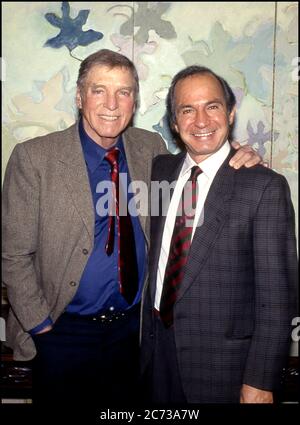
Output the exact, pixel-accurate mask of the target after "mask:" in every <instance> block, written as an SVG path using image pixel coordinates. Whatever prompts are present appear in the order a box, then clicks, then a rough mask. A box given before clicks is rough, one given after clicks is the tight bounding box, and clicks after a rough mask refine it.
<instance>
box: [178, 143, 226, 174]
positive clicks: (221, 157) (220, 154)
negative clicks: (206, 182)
mask: <svg viewBox="0 0 300 425" xmlns="http://www.w3.org/2000/svg"><path fill="white" fill-rule="evenodd" d="M229 152H230V144H229V142H228V140H227V141H226V142H225V143H224V145H223V146H222V147H221V148H220V149H219V150H218V151H217V152H215V153H213V154H212V155H210V156H209V157H208V158H206V159H205V160H204V161H202V162H201V163H199V164H197V163H196V162H195V161H194V160H193V159H192V158H191V157H190V155H189V154H188V153H187V154H186V157H185V160H184V163H183V166H182V169H181V172H180V177H183V176H184V175H185V174H186V173H188V172H190V170H191V168H192V167H194V166H195V165H198V166H199V167H200V168H201V170H202V171H203V173H204V174H205V175H206V176H207V177H208V178H210V179H211V178H213V177H214V176H215V174H216V173H217V171H218V169H219V168H220V167H221V165H222V163H223V162H224V161H225V159H226V158H227V156H228V154H229Z"/></svg>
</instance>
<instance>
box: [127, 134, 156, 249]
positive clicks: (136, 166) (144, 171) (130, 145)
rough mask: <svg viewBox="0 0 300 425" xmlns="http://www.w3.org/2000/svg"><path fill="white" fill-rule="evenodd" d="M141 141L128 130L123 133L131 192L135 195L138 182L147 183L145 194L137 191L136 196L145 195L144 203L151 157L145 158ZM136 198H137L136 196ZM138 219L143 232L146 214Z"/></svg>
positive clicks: (138, 185) (146, 194)
mask: <svg viewBox="0 0 300 425" xmlns="http://www.w3.org/2000/svg"><path fill="white" fill-rule="evenodd" d="M141 142H142V141H141V140H137V139H135V138H134V136H133V135H132V134H129V132H128V131H126V132H125V133H124V134H123V143H124V149H125V154H126V160H127V165H128V169H129V174H130V179H131V184H132V188H133V192H134V193H135V194H136V196H137V192H136V191H135V188H136V187H140V183H139V182H144V183H146V185H147V191H146V192H147V193H145V194H144V193H143V194H141V193H138V196H142V195H143V196H146V197H147V198H146V199H144V201H143V205H145V203H144V202H146V204H147V203H148V190H149V187H148V184H149V182H150V174H151V158H145V151H144V150H143V143H141ZM136 199H138V197H137V198H136ZM147 213H148V212H147ZM139 219H140V223H141V226H142V229H143V230H144V232H145V229H146V220H147V214H146V215H139ZM145 235H146V234H145ZM146 236H147V235H146ZM148 242H149V241H148Z"/></svg>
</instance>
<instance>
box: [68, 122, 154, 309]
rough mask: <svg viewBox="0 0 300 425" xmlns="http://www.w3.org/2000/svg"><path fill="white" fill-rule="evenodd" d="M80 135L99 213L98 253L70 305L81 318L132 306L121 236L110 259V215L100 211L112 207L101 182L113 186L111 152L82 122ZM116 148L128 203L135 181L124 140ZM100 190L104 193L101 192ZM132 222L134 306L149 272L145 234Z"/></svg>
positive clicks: (94, 255)
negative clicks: (122, 276) (121, 262)
mask: <svg viewBox="0 0 300 425" xmlns="http://www.w3.org/2000/svg"><path fill="white" fill-rule="evenodd" d="M79 134H80V140H81V143H82V149H83V154H84V158H85V162H86V165H87V170H88V175H89V180H90V186H91V192H92V196H93V203H94V209H95V235H94V249H93V251H92V253H91V255H90V257H89V259H88V262H87V264H86V267H85V269H84V271H83V274H82V277H81V280H80V283H79V288H78V290H77V292H76V294H75V297H74V298H73V300H72V301H71V303H70V304H69V305H68V307H67V310H66V311H68V312H69V313H78V314H94V313H98V312H102V311H105V310H115V311H121V310H126V309H127V308H129V307H130V306H129V305H128V303H127V302H126V300H125V299H124V297H123V296H122V295H121V293H120V291H119V276H118V239H117V238H118V232H117V229H115V241H114V251H113V253H112V254H111V255H110V256H108V255H107V254H106V252H105V243H106V240H107V235H108V214H107V212H106V214H105V215H104V216H103V215H102V214H103V212H101V211H100V208H99V205H101V204H102V205H104V206H106V210H107V206H108V205H107V203H105V202H101V198H102V197H103V196H105V198H104V199H106V198H107V190H102V189H101V182H104V181H108V182H111V177H110V170H111V166H110V164H109V162H108V161H107V160H106V159H105V158H104V156H105V154H106V152H107V150H106V149H104V148H102V147H101V146H99V145H98V144H97V143H95V142H94V141H93V140H92V139H91V138H90V137H89V136H88V135H87V133H86V132H85V130H84V128H83V125H82V121H80V123H79ZM115 147H118V148H119V150H120V154H119V172H120V173H122V175H126V176H127V178H126V179H125V180H126V182H124V183H125V184H126V185H127V187H126V188H124V189H125V190H126V191H127V196H128V202H130V199H131V198H132V196H133V194H132V193H130V192H129V193H128V186H129V184H130V183H131V180H130V176H129V170H128V166H127V162H126V155H125V150H124V145H123V140H122V136H120V137H119V139H118V141H117V144H116V145H115ZM123 181H124V180H122V182H123ZM122 182H121V183H122ZM104 186H105V185H104ZM100 189H101V191H100V192H99V190H100ZM124 189H123V190H124ZM98 192H99V193H98ZM99 214H101V215H99ZM131 220H132V225H133V231H134V237H135V244H136V254H137V265H138V277H139V290H138V293H137V295H136V297H135V299H134V301H133V304H132V305H134V304H136V303H138V302H139V301H140V299H141V294H142V286H143V281H144V276H145V268H146V245H145V237H144V233H143V231H142V228H141V225H140V221H139V219H138V217H137V216H131ZM115 226H117V220H115Z"/></svg>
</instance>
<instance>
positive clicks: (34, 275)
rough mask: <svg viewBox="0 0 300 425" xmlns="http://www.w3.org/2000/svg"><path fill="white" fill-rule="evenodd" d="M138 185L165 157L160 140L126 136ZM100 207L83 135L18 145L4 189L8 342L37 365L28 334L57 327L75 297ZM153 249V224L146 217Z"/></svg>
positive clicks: (72, 131)
mask: <svg viewBox="0 0 300 425" xmlns="http://www.w3.org/2000/svg"><path fill="white" fill-rule="evenodd" d="M123 140H124V146H125V151H126V157H127V162H128V167H129V171H130V176H131V179H132V181H135V180H141V181H143V182H145V183H146V184H147V185H148V184H149V182H150V176H151V164H152V159H153V158H154V157H155V156H157V155H158V154H160V153H166V152H167V150H166V148H165V145H164V143H163V141H162V139H161V138H160V136H159V135H158V134H155V133H151V132H149V131H146V130H142V129H138V128H129V129H127V130H126V131H125V133H124V134H123ZM94 221H95V220H94V207H93V202H92V196H91V191H90V185H89V180H88V175H87V170H86V165H85V161H84V157H83V152H82V148H81V143H80V139H79V133H78V123H76V124H74V125H72V126H71V127H70V128H68V129H66V130H63V131H59V132H55V133H52V134H49V135H47V136H43V137H38V138H35V139H32V140H29V141H26V142H24V143H20V144H18V145H16V147H15V149H14V150H13V153H12V155H11V157H10V160H9V163H8V165H7V168H6V174H5V179H4V186H3V281H4V284H5V285H6V287H7V291H8V298H9V302H10V305H11V309H10V312H9V318H8V322H7V343H8V345H9V346H10V347H11V348H12V349H13V350H14V358H15V359H16V360H30V359H32V358H33V357H34V355H35V347H34V343H33V340H32V338H31V337H30V334H29V333H28V332H27V331H28V330H30V329H32V328H34V327H35V326H37V325H38V324H39V323H41V322H43V321H44V320H45V319H46V317H48V316H49V315H50V317H51V318H52V319H53V321H55V320H56V319H57V318H58V317H59V316H60V315H61V314H62V312H63V311H64V309H65V308H66V306H67V305H68V303H69V302H70V301H71V299H72V298H73V297H74V294H75V292H76V290H77V288H78V283H79V281H80V277H81V275H82V272H83V270H84V267H85V265H86V263H87V260H88V255H87V253H86V252H87V251H88V253H91V251H92V249H93V240H94ZM140 221H141V225H142V228H143V230H144V232H145V236H146V240H147V242H148V243H149V232H148V219H147V217H146V216H141V217H140Z"/></svg>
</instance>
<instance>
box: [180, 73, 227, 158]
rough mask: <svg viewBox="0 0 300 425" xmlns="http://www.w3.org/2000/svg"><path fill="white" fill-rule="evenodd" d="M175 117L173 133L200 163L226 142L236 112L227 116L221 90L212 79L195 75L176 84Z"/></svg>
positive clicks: (217, 82)
mask: <svg viewBox="0 0 300 425" xmlns="http://www.w3.org/2000/svg"><path fill="white" fill-rule="evenodd" d="M175 114H176V124H175V129H176V131H177V132H178V133H179V134H180V137H181V139H182V141H183V143H184V144H185V146H186V149H187V151H188V153H189V154H190V156H191V157H192V158H193V159H194V161H195V162H197V163H199V162H201V161H203V160H204V159H205V158H207V157H208V156H210V155H212V154H213V153H215V152H217V151H218V150H219V149H220V148H221V146H222V145H223V144H224V143H225V142H226V140H227V137H228V133H229V128H230V125H231V124H232V123H233V120H234V114H235V108H234V109H233V110H232V111H231V112H230V113H229V112H228V110H227V107H226V101H225V98H224V93H223V90H222V87H221V85H220V83H219V81H218V80H217V79H216V78H215V77H214V76H212V75H210V74H203V75H197V74H196V75H193V76H190V77H187V78H185V79H184V80H181V81H179V82H178V83H177V85H176V87H175Z"/></svg>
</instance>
